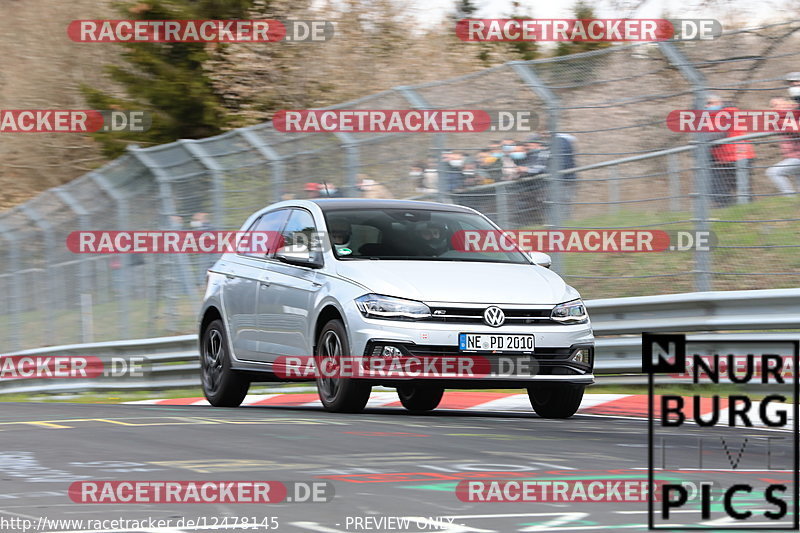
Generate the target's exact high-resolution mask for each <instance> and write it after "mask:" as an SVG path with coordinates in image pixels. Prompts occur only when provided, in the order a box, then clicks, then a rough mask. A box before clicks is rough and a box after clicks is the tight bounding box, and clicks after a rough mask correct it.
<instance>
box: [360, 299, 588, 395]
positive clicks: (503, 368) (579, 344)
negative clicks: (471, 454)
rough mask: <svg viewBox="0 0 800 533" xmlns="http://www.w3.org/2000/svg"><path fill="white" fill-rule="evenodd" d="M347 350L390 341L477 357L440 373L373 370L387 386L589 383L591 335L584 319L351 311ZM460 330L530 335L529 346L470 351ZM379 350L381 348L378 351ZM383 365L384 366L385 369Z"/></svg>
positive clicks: (411, 351)
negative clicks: (502, 319) (402, 374)
mask: <svg viewBox="0 0 800 533" xmlns="http://www.w3.org/2000/svg"><path fill="white" fill-rule="evenodd" d="M347 322H348V324H347V326H348V334H349V337H350V339H349V340H350V348H351V353H352V355H353V356H355V357H365V358H366V359H369V358H371V357H373V353H374V352H375V349H376V347H379V346H387V345H388V346H395V347H396V348H398V349H399V350H400V351H401V352H402V355H400V356H399V358H400V359H402V358H404V357H405V358H409V357H416V358H423V359H425V358H435V357H444V358H446V359H448V360H458V359H459V358H472V359H474V360H477V367H479V369H480V370H479V371H477V372H472V373H469V372H466V373H465V372H459V371H455V372H450V373H448V372H444V371H442V369H441V368H438V369H437V371H436V372H433V373H427V374H425V373H422V374H419V375H418V376H417V375H415V377H408V378H401V379H389V378H387V375H386V373H381V372H378V373H376V374H375V375H374V378H375V381H376V382H379V383H384V384H389V385H391V384H392V383H394V382H403V381H408V380H410V379H426V381H428V380H430V382H434V381H441V382H446V384H447V386H448V387H451V388H456V387H462V388H480V387H482V386H494V387H497V386H501V384H502V386H507V387H510V388H517V387H524V386H526V384H529V383H531V382H562V383H573V384H584V385H588V384H591V383H594V374H593V366H594V336H593V334H592V328H591V324H590V323H586V324H573V325H564V324H555V323H542V324H529V325H504V326H502V327H499V328H493V327H490V326H487V325H484V324H457V323H456V324H443V323H436V322H426V321H416V322H414V321H393V320H381V319H368V318H365V317H364V316H363V315H362V314H361V313H360V312H358V311H357V310H354V311H353V312H351V313H350V314H349V316H348V317H347ZM460 333H483V334H492V333H503V334H514V333H518V334H519V333H522V334H533V335H534V345H535V347H534V351H533V353H528V354H519V353H469V352H461V351H460V350H459V346H458V336H459V334H460ZM579 349H583V350H585V351H588V352H590V355H591V357H590V362H589V364H584V363H581V362H578V361H575V360H574V359H573V356H574V355H575V353H576V350H579ZM378 353H380V350H378ZM385 367H386V365H384V368H385Z"/></svg>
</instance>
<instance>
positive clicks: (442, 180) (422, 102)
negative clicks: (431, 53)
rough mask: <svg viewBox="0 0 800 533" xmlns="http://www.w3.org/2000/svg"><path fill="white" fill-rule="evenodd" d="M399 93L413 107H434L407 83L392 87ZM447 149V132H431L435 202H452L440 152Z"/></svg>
mask: <svg viewBox="0 0 800 533" xmlns="http://www.w3.org/2000/svg"><path fill="white" fill-rule="evenodd" d="M394 90H395V91H397V92H399V93H400V95H401V96H402V97H403V98H405V99H406V101H407V102H408V103H409V104H411V107H412V108H413V109H419V110H425V109H435V108H434V106H432V105H431V104H430V102H428V101H427V100H426V99H425V98H424V97H423V96H422V95H421V94H419V93H418V92H417V91H415V90H414V88H413V87H409V86H408V85H400V86H398V87H395V88H394ZM446 149H447V134H446V133H444V132H439V133H434V134H433V150H434V151H435V152H436V190H437V193H436V201H437V202H448V203H450V202H452V198H451V194H450V193H451V192H452V191H451V190H450V189H449V187H447V183H446V180H447V177H446V176H448V175H449V174H448V173H449V172H450V170H449V169H448V168H447V165H446V164H445V162H444V160H443V159H442V154H443V153H444V152H445V150H446Z"/></svg>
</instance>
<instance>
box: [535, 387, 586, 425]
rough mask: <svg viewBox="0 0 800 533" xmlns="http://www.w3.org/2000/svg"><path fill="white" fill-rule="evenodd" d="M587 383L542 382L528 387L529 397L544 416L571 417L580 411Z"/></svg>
mask: <svg viewBox="0 0 800 533" xmlns="http://www.w3.org/2000/svg"><path fill="white" fill-rule="evenodd" d="M585 388H586V386H585V385H574V384H571V383H542V384H539V385H532V386H530V387H528V398H530V400H531V406H532V407H533V410H534V411H536V414H537V415H539V416H541V417H542V418H569V417H571V416H572V415H574V414H575V413H576V412H577V411H578V407H580V406H581V400H583V391H584V389H585Z"/></svg>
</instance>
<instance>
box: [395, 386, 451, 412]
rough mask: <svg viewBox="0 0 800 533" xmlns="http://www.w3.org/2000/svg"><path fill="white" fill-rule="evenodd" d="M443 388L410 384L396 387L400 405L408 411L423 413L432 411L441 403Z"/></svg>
mask: <svg viewBox="0 0 800 533" xmlns="http://www.w3.org/2000/svg"><path fill="white" fill-rule="evenodd" d="M442 395H444V387H440V386H437V385H427V384H425V383H422V384H411V383H409V384H408V385H400V386H399V387H397V396H399V397H400V403H401V404H403V407H405V408H406V409H408V410H409V411H412V412H416V413H423V412H425V411H433V410H434V409H436V407H437V406H438V405H439V402H441V401H442Z"/></svg>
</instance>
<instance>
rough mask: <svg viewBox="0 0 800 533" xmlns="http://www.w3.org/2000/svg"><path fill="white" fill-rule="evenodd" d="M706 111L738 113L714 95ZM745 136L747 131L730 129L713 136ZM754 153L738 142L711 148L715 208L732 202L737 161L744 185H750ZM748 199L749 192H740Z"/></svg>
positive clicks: (708, 101)
mask: <svg viewBox="0 0 800 533" xmlns="http://www.w3.org/2000/svg"><path fill="white" fill-rule="evenodd" d="M706 109H710V110H715V111H716V110H723V111H730V112H734V111H738V108H736V107H734V106H732V105H728V106H724V103H723V101H722V98H720V97H719V96H716V95H710V96H709V97H708V100H707V102H706ZM745 134H747V130H744V129H738V130H737V129H733V128H731V130H730V131H728V132H727V134H722V135H721V136H720V135H714V137H715V138H719V139H723V138H725V137H738V136H739V135H745ZM755 156H756V154H755V151H754V150H753V146H752V145H751V144H750V143H747V142H743V141H739V142H734V143H729V144H717V145H712V147H711V157H712V160H713V161H712V176H711V177H712V191H711V193H712V200H713V201H714V204H715V205H716V206H717V207H722V206H726V205H730V204H732V203H733V202H734V199H735V197H736V195H735V194H734V191H736V165H737V163H736V162H737V161H740V160H741V161H742V163H740V165H742V166H743V167H744V172H746V173H747V175H746V176H745V183H747V184H748V189H749V183H750V176H749V173H750V168H752V163H753V160H754V159H755ZM742 192H744V194H745V195H746V196H747V197H748V198H749V197H750V191H749V190H747V191H742Z"/></svg>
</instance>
